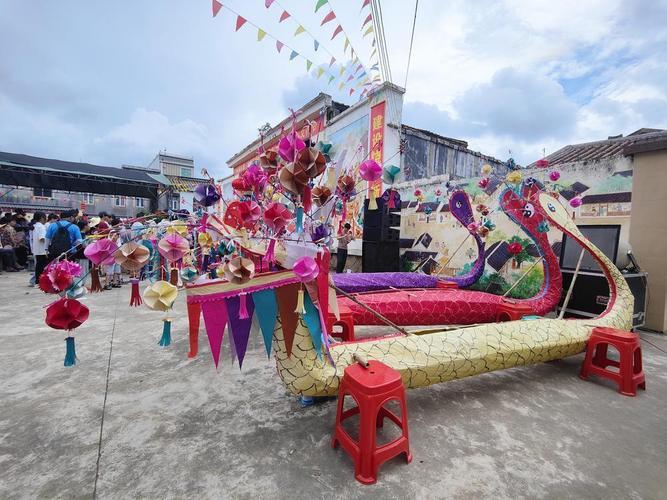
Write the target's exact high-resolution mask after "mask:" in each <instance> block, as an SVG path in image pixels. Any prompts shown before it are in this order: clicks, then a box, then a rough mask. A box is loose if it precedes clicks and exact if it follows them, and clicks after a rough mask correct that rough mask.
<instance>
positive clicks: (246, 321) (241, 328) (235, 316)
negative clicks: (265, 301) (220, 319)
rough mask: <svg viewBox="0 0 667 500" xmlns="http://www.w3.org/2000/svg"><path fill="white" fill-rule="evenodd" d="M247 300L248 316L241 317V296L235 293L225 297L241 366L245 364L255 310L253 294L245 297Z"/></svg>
mask: <svg viewBox="0 0 667 500" xmlns="http://www.w3.org/2000/svg"><path fill="white" fill-rule="evenodd" d="M244 299H245V301H246V310H247V312H248V314H247V315H246V316H247V318H241V317H240V304H241V297H240V296H239V295H234V296H232V297H228V298H226V299H225V303H226V305H227V314H228V317H229V329H230V330H231V334H232V335H233V336H234V348H235V349H236V355H237V356H238V358H239V368H240V367H241V366H243V358H244V357H245V352H246V349H247V348H248V338H250V326H252V314H253V312H254V310H255V303H254V302H253V301H252V295H246V296H245V297H244Z"/></svg>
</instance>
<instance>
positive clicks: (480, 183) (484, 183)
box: [477, 177, 489, 189]
mask: <svg viewBox="0 0 667 500" xmlns="http://www.w3.org/2000/svg"><path fill="white" fill-rule="evenodd" d="M477 185H478V186H479V187H480V188H481V189H486V188H487V187H488V185H489V178H488V177H482V178H481V179H480V180H479V181H477Z"/></svg>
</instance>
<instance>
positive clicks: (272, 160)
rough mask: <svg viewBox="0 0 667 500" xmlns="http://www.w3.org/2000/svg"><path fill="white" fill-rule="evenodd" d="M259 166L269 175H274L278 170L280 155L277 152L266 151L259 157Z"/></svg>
mask: <svg viewBox="0 0 667 500" xmlns="http://www.w3.org/2000/svg"><path fill="white" fill-rule="evenodd" d="M259 166H260V167H262V168H263V169H264V171H265V172H266V173H267V175H274V174H275V173H276V172H277V170H278V153H277V152H276V151H264V152H263V153H262V154H261V155H259Z"/></svg>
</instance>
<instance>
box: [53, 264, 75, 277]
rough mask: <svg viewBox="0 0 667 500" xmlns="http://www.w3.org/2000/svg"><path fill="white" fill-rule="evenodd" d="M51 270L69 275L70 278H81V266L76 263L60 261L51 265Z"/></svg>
mask: <svg viewBox="0 0 667 500" xmlns="http://www.w3.org/2000/svg"><path fill="white" fill-rule="evenodd" d="M52 268H54V269H58V270H60V271H63V272H64V273H67V274H71V275H72V276H81V266H80V265H79V263H78V262H71V261H69V260H60V261H58V262H57V263H55V264H52Z"/></svg>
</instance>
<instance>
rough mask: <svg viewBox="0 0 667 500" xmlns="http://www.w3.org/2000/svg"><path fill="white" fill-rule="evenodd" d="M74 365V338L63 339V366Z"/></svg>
mask: <svg viewBox="0 0 667 500" xmlns="http://www.w3.org/2000/svg"><path fill="white" fill-rule="evenodd" d="M75 364H76V348H75V345H74V337H66V338H65V366H72V365H75Z"/></svg>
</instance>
